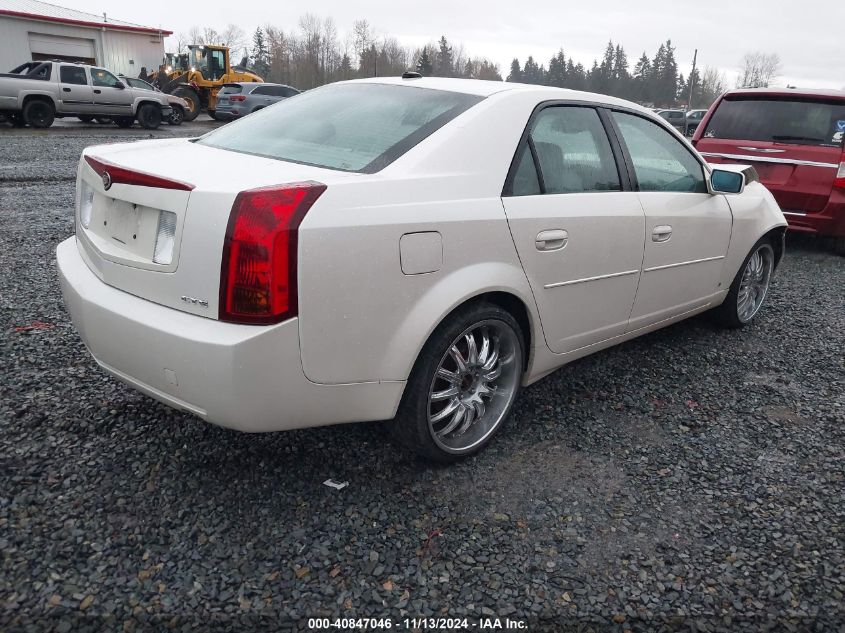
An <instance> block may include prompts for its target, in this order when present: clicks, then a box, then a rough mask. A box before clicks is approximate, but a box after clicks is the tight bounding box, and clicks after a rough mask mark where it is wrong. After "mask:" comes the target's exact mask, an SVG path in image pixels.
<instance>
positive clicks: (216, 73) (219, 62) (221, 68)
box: [208, 50, 226, 79]
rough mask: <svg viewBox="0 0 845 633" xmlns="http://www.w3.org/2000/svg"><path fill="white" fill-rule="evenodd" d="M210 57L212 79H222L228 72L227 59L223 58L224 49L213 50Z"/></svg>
mask: <svg viewBox="0 0 845 633" xmlns="http://www.w3.org/2000/svg"><path fill="white" fill-rule="evenodd" d="M210 53H211V54H210V57H209V60H208V61H209V70H210V71H211V78H212V79H220V78H221V77H222V76H223V75H224V74H226V60H225V59H224V58H223V51H218V50H212V51H210Z"/></svg>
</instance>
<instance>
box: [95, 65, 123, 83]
mask: <svg viewBox="0 0 845 633" xmlns="http://www.w3.org/2000/svg"><path fill="white" fill-rule="evenodd" d="M91 83H92V84H94V85H95V86H100V87H102V88H114V87H115V86H116V85H117V84H119V83H120V80H118V78H117V77H115V76H114V75H112V74H111V73H110V72H109V71H107V70H103V69H102V68H92V69H91Z"/></svg>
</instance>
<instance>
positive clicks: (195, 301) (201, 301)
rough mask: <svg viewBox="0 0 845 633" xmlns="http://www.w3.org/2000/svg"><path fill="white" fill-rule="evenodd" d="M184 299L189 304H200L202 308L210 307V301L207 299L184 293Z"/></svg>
mask: <svg viewBox="0 0 845 633" xmlns="http://www.w3.org/2000/svg"><path fill="white" fill-rule="evenodd" d="M182 301H184V302H185V303H187V304H188V305H195V306H200V307H202V308H207V307H208V301H206V300H205V299H197V298H195V297H188V296H185V295H182Z"/></svg>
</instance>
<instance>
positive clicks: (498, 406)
mask: <svg viewBox="0 0 845 633" xmlns="http://www.w3.org/2000/svg"><path fill="white" fill-rule="evenodd" d="M522 365H523V362H522V347H521V345H520V343H519V341H518V339H517V334H516V332H514V330H513V329H512V328H511V327H509V326H508V325H507V324H506V323H503V322H502V321H496V320H486V321H482V322H480V323H476V324H474V325H472V326H470V327H469V328H467V329H466V330H464V332H462V333H461V334H460V335H459V336H458V337H457V338H456V339H455V340H454V341H452V344H451V345H450V346H449V347H448V349H447V350H446V353H445V354H443V356H442V358H441V359H440V363H439V364H438V366H437V370H436V371H435V373H434V378H433V379H432V381H431V386H430V389H429V395H428V427H429V431H430V433H431V437H432V439H433V440H434V442H435V443H436V444H437V446H438V447H440V448H441V449H442V450H444V451H446V452H448V453H453V454H458V453H463V452H467V451H470V450H472V448H473V447H475V446H477V445H478V444H480V443H481V442H483V441H484V440H485V439H486V438H487V437H489V436H490V434H491V433H493V432H494V431H495V430H496V428H497V427H498V426H499V425H500V424H501V422H502V421H503V420H504V418H505V416H506V415H507V413H508V411H509V409H510V405H511V403H512V402H513V400H514V397H515V396H516V392H517V390H518V388H519V381H520V377H521V375H522Z"/></svg>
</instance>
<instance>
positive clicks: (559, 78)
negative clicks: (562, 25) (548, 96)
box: [546, 49, 566, 88]
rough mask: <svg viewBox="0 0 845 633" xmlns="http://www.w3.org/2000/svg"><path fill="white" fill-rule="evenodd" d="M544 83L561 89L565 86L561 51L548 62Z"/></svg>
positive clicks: (563, 60) (563, 58)
mask: <svg viewBox="0 0 845 633" xmlns="http://www.w3.org/2000/svg"><path fill="white" fill-rule="evenodd" d="M546 83H548V85H550V86H555V87H557V88H563V87H564V86H566V58H565V57H564V55H563V49H560V50H559V51H558V52H557V54H556V55H554V56H553V57H552V58H551V59H550V60H549V71H548V72H547V73H546Z"/></svg>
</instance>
